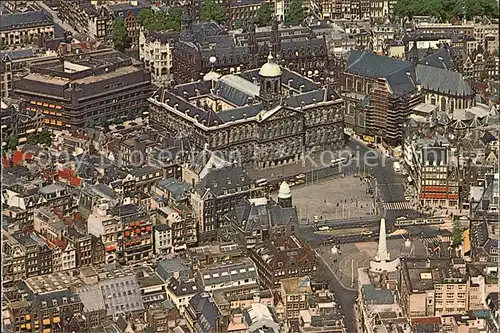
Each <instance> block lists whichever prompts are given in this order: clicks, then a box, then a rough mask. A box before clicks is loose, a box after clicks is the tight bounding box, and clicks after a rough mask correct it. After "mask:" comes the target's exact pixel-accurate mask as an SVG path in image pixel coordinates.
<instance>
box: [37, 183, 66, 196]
mask: <svg viewBox="0 0 500 333" xmlns="http://www.w3.org/2000/svg"><path fill="white" fill-rule="evenodd" d="M65 189H66V187H64V186H61V185H58V184H49V185H47V186H44V187H42V188H41V189H40V194H51V193H55V192H57V191H63V190H65Z"/></svg>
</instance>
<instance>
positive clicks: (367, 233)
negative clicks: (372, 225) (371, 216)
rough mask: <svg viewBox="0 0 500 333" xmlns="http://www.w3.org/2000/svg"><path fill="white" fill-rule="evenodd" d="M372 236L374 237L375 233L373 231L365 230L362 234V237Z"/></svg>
mask: <svg viewBox="0 0 500 333" xmlns="http://www.w3.org/2000/svg"><path fill="white" fill-rule="evenodd" d="M370 235H373V231H371V230H363V231H362V232H361V236H370Z"/></svg>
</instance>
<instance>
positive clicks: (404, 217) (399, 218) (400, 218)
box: [396, 216, 406, 221]
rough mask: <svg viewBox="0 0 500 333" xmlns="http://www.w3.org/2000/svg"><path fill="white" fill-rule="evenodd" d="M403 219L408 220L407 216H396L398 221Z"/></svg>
mask: <svg viewBox="0 0 500 333" xmlns="http://www.w3.org/2000/svg"><path fill="white" fill-rule="evenodd" d="M403 220H406V216H400V217H398V218H396V221H403Z"/></svg>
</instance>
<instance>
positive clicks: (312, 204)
mask: <svg viewBox="0 0 500 333" xmlns="http://www.w3.org/2000/svg"><path fill="white" fill-rule="evenodd" d="M366 191H367V184H366V182H362V181H360V179H359V177H353V176H345V177H344V178H335V179H328V180H323V181H321V182H318V183H315V184H313V185H304V186H299V187H292V202H293V205H294V206H296V207H297V211H298V213H299V217H300V218H301V219H302V218H307V219H309V220H310V221H314V219H315V216H317V217H318V219H320V220H338V219H342V218H346V219H348V218H356V217H366V216H370V215H373V198H372V196H371V194H367V193H366Z"/></svg>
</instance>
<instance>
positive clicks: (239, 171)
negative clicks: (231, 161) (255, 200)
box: [198, 167, 252, 196]
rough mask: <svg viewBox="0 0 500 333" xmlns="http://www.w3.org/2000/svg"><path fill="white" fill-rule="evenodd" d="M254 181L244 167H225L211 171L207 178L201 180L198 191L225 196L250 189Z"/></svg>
mask: <svg viewBox="0 0 500 333" xmlns="http://www.w3.org/2000/svg"><path fill="white" fill-rule="evenodd" d="M251 183H252V179H251V178H250V177H249V176H248V175H247V173H246V172H245V171H244V170H243V168H242V167H223V168H220V169H211V170H210V171H209V172H208V173H207V175H206V176H205V177H203V178H202V179H201V180H200V183H199V184H198V190H199V191H201V192H204V191H205V190H207V189H208V190H210V191H211V192H212V193H214V194H215V195H216V196H220V195H224V194H225V191H227V194H231V193H234V192H236V191H238V189H237V188H238V187H241V189H242V190H245V189H248V188H249V187H250V184H251Z"/></svg>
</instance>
